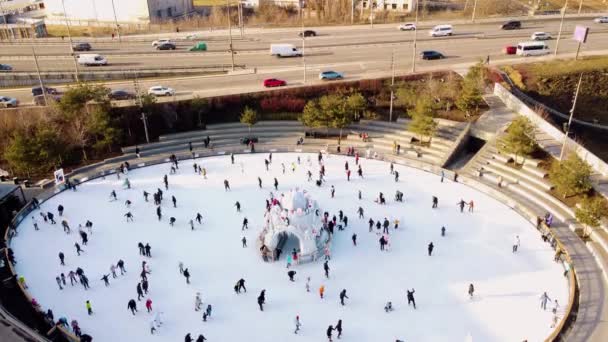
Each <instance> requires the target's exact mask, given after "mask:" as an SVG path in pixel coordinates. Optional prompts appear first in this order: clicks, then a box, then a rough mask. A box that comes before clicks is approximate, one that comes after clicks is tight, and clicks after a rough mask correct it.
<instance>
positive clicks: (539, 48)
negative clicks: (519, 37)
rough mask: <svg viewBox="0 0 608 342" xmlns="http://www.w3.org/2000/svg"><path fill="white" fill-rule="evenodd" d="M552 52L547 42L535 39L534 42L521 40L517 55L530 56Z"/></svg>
mask: <svg viewBox="0 0 608 342" xmlns="http://www.w3.org/2000/svg"><path fill="white" fill-rule="evenodd" d="M550 53H551V50H550V49H549V46H548V45H547V43H545V42H539V41H533V42H521V43H519V44H517V55H518V56H523V57H528V56H542V55H548V54H550Z"/></svg>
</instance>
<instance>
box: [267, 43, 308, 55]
mask: <svg viewBox="0 0 608 342" xmlns="http://www.w3.org/2000/svg"><path fill="white" fill-rule="evenodd" d="M270 55H271V56H277V57H302V50H300V49H298V48H297V47H296V46H295V45H293V44H270Z"/></svg>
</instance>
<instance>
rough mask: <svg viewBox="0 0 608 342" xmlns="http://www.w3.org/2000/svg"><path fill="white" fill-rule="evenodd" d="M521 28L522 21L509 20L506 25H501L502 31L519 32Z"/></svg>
mask: <svg viewBox="0 0 608 342" xmlns="http://www.w3.org/2000/svg"><path fill="white" fill-rule="evenodd" d="M520 28H521V21H519V20H509V21H507V22H506V23H504V24H502V25H500V29H501V30H519V29H520Z"/></svg>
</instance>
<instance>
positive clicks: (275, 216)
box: [260, 189, 331, 261]
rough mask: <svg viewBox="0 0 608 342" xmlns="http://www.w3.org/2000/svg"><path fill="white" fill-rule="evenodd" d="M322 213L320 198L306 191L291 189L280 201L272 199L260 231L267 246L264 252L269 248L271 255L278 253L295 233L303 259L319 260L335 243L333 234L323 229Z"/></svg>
mask: <svg viewBox="0 0 608 342" xmlns="http://www.w3.org/2000/svg"><path fill="white" fill-rule="evenodd" d="M321 213H322V212H321V209H320V208H319V204H318V203H317V201H315V200H313V199H312V197H311V196H310V194H309V193H307V192H305V191H302V190H298V189H295V190H291V191H289V192H288V193H286V194H281V198H280V199H279V200H276V199H272V203H271V207H270V210H269V211H266V213H265V214H264V222H265V224H264V227H263V229H262V231H261V232H260V241H261V242H262V246H263V247H265V248H262V252H263V253H265V252H266V251H265V249H266V248H267V249H268V252H270V253H272V254H270V255H275V254H276V253H275V252H276V250H277V249H282V248H283V246H284V244H285V243H286V240H287V239H288V238H289V237H290V236H293V237H295V238H297V240H298V245H299V248H298V249H297V252H298V255H299V256H300V259H299V260H300V261H312V260H316V259H317V258H318V257H319V256H320V255H321V254H322V253H323V251H324V250H325V249H326V248H329V244H330V242H331V238H330V234H329V233H328V232H327V230H325V229H323V222H322V220H321ZM262 246H260V247H262ZM287 252H289V251H287Z"/></svg>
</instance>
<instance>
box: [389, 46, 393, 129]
mask: <svg viewBox="0 0 608 342" xmlns="http://www.w3.org/2000/svg"><path fill="white" fill-rule="evenodd" d="M391 69H392V75H391V106H390V109H389V112H388V113H389V114H388V121H389V122H393V101H394V98H395V49H393V53H392V54H391Z"/></svg>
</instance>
